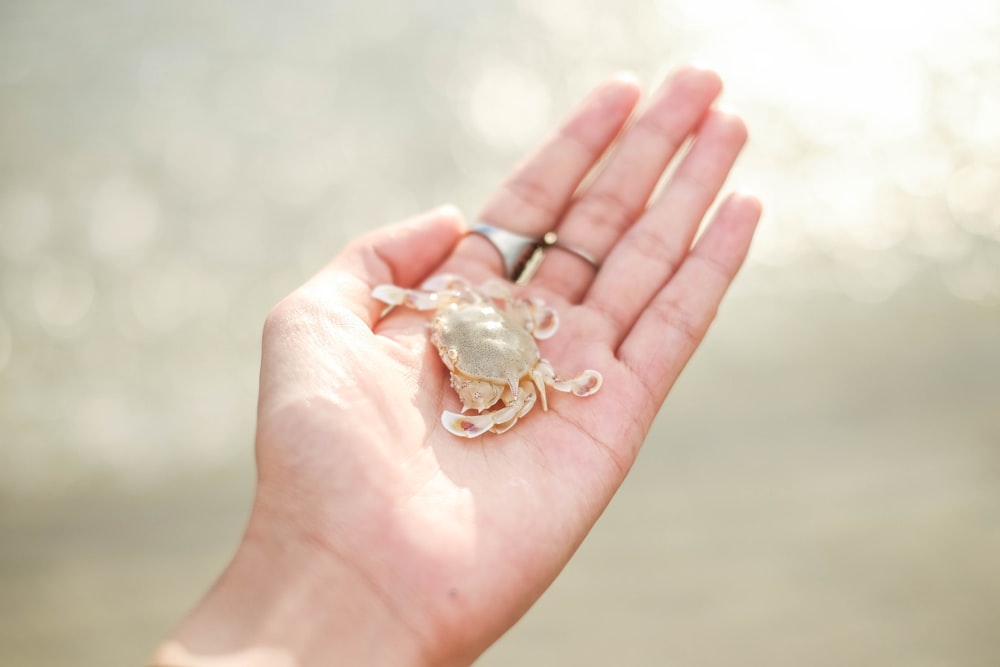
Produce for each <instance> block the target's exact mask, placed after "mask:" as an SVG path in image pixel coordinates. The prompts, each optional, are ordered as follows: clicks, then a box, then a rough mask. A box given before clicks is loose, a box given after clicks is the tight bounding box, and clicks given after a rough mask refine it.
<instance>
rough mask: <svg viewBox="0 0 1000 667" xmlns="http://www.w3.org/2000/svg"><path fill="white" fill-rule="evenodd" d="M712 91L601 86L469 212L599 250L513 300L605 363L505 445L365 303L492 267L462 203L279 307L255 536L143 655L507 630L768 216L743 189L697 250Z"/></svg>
mask: <svg viewBox="0 0 1000 667" xmlns="http://www.w3.org/2000/svg"><path fill="white" fill-rule="evenodd" d="M720 90H721V83H720V81H719V77H718V76H717V75H716V74H714V73H712V72H709V71H703V70H697V69H691V68H685V69H681V70H679V71H677V72H675V73H674V74H673V75H671V76H670V77H669V78H668V79H667V81H666V82H665V83H664V84H663V86H662V87H661V88H660V89H659V90H658V91H656V92H655V93H654V94H653V95H652V96H651V98H650V99H649V100H648V102H646V103H644V104H643V105H642V108H641V110H639V111H636V107H637V105H638V103H639V98H640V90H639V87H638V86H637V84H636V83H635V82H633V81H631V80H629V79H627V78H615V79H613V80H610V81H607V82H605V83H604V84H602V85H600V86H599V87H597V88H596V89H595V90H594V91H593V92H592V93H591V94H590V95H589V96H588V97H587V98H586V99H584V100H583V101H582V103H581V104H580V105H579V106H578V107H577V108H576V109H575V110H574V111H573V112H572V113H571V114H570V115H569V117H568V119H567V120H566V121H565V122H564V124H563V125H562V126H561V127H560V128H559V129H558V130H557V132H555V133H554V134H553V135H552V136H551V137H550V138H549V139H548V140H547V141H545V142H544V143H543V145H542V146H541V147H540V148H539V150H538V151H537V152H536V153H535V154H534V155H533V156H531V157H530V158H529V159H528V160H527V161H526V162H525V163H524V164H522V165H521V166H520V167H518V168H517V169H516V171H515V172H514V174H513V175H512V176H511V178H510V179H509V180H508V181H507V182H505V183H504V184H503V185H502V186H501V187H500V188H499V189H498V190H497V192H496V194H495V195H494V196H493V198H492V199H490V200H489V202H488V203H487V205H486V207H485V209H484V210H483V212H482V213H481V218H482V219H484V220H488V221H490V222H491V223H492V224H495V225H498V226H502V227H506V228H508V229H511V230H513V231H516V232H520V233H523V234H532V235H541V234H542V233H544V232H545V231H548V230H551V229H556V230H557V232H558V233H559V235H560V238H561V239H562V240H563V241H565V242H567V243H571V244H573V245H576V246H579V247H581V248H583V249H585V250H586V251H588V252H589V253H591V254H592V255H594V256H596V257H598V258H600V259H601V261H602V266H601V269H600V271H599V272H595V271H594V269H593V268H592V267H590V266H589V265H588V264H587V263H585V262H583V261H581V260H580V259H579V258H577V257H575V256H574V255H572V254H570V253H566V252H560V251H558V250H553V251H551V252H550V253H549V254H548V255H547V256H546V259H545V261H544V262H543V264H542V266H541V268H540V270H539V272H538V273H537V274H536V276H535V277H534V278H533V279H532V281H531V283H530V285H528V286H526V288H524V289H519V290H517V292H518V294H519V295H527V296H538V297H540V298H542V299H544V300H545V301H546V303H548V304H550V305H551V306H553V307H554V308H555V309H556V310H557V312H558V313H559V316H560V318H561V325H560V330H559V334H558V337H559V341H558V345H548V341H542V342H541V343H540V348H541V351H542V354H543V355H544V356H545V357H547V358H548V359H550V360H551V361H552V363H553V365H554V366H555V367H556V368H594V369H598V370H599V371H600V372H601V373H602V374H603V376H604V385H603V387H602V389H601V391H600V392H598V393H597V394H595V395H593V396H590V397H588V398H587V399H586V400H581V399H577V398H576V397H573V396H571V395H565V394H559V395H555V396H553V397H551V400H550V405H549V412H548V413H541V412H538V411H535V412H533V413H532V414H531V415H529V416H528V417H526V418H525V419H524V420H523V422H520V423H518V425H517V427H516V428H514V429H513V430H511V431H510V432H508V433H506V434H503V435H501V436H497V435H494V434H486V435H484V436H482V437H480V438H477V439H475V440H471V441H470V440H465V439H460V438H457V437H455V436H453V435H451V434H449V433H447V432H446V431H445V430H444V429H443V428H442V427H441V425H440V422H439V417H440V414H441V410H442V408H443V407H445V406H453V405H454V402H455V400H456V399H455V394H454V392H453V391H452V389H451V388H450V386H449V384H448V372H447V370H446V369H445V368H444V367H443V365H442V364H441V362H440V360H439V359H438V356H437V351H436V350H435V349H433V347H432V346H431V345H429V344H428V341H427V331H426V314H421V313H415V312H413V311H408V310H407V309H402V308H399V309H396V310H394V311H393V312H392V313H391V314H390V315H389V316H387V317H386V318H384V319H381V320H380V319H379V313H380V312H381V310H382V304H380V303H378V302H376V301H374V300H373V299H372V298H371V297H370V294H371V289H372V287H373V286H374V285H377V284H382V283H393V284H396V285H402V286H409V287H413V286H416V285H418V284H419V283H420V282H421V281H422V280H423V279H425V278H426V277H428V276H429V275H432V274H436V273H442V272H447V273H455V274H458V275H462V276H464V277H465V278H467V279H468V280H470V281H471V282H473V283H474V284H479V283H481V282H484V281H486V280H487V279H490V278H495V277H498V276H500V275H501V262H500V257H499V256H498V254H497V253H496V251H495V249H493V248H492V246H490V245H489V243H488V242H487V241H485V240H484V239H483V238H481V237H479V236H476V235H471V236H466V235H465V229H466V227H465V225H464V223H463V221H462V220H461V218H460V216H459V214H458V213H457V212H456V211H455V210H454V209H453V208H447V207H446V208H441V209H438V210H434V211H431V212H428V213H425V214H423V215H419V216H416V217H414V218H412V219H410V220H407V221H404V222H402V223H399V224H396V225H393V226H390V227H386V228H384V229H381V230H379V231H376V232H374V233H372V234H369V235H367V236H364V237H362V238H360V239H357V240H356V241H355V242H353V243H351V244H350V245H349V246H348V247H347V248H345V249H344V250H343V251H342V252H341V253H340V254H338V255H337V256H336V257H335V258H334V259H333V260H332V261H331V262H330V264H329V265H328V266H326V267H325V268H324V269H323V270H321V271H320V272H319V273H318V274H317V275H316V276H315V277H314V278H312V279H311V280H310V281H309V282H307V283H306V284H305V285H303V286H302V287H300V288H299V289H297V290H296V291H295V292H293V293H292V294H291V295H289V296H288V297H287V298H285V299H284V300H282V301H281V302H280V303H279V304H278V305H277V306H275V308H274V309H273V311H272V312H271V313H270V315H269V317H268V319H267V322H266V324H265V328H264V339H263V352H262V360H261V376H260V401H259V409H258V421H257V440H256V459H257V467H258V484H257V492H256V497H255V502H254V506H253V510H252V513H251V517H250V520H249V525H248V527H247V530H246V534H245V537H244V539H243V541H242V543H241V545H240V546H239V548H238V550H237V552H236V554H235V556H234V557H233V560H232V562H231V564H230V565H229V566H228V568H227V569H226V570H225V571H224V572H223V573H222V575H221V577H220V578H219V580H218V582H217V583H216V584H215V586H214V587H213V588H212V590H210V591H209V592H208V593H207V595H206V596H205V598H204V599H203V600H202V601H201V603H200V604H199V605H198V606H197V607H196V608H195V610H194V611H193V612H191V614H190V615H189V616H188V617H187V618H186V619H184V621H183V622H182V623H181V624H180V625H179V627H178V628H177V629H176V630H175V631H174V632H173V633H172V635H171V636H170V637H169V638H168V639H167V640H166V641H165V643H164V644H163V646H162V647H161V648H160V650H159V651H158V653H157V656H156V657H155V658H154V664H158V665H233V666H236V665H241V666H242V665H257V664H261V665H263V664H267V665H288V666H292V665H295V666H306V665H310V666H311V665H330V664H359V665H360V664H365V665H467V664H470V663H471V662H472V661H473V660H474V659H475V658H476V657H477V656H478V655H480V654H481V653H482V651H484V650H485V649H486V648H487V647H488V646H489V645H490V644H491V643H492V642H494V641H495V640H496V639H497V638H498V637H499V636H500V635H501V634H503V633H504V632H505V631H506V630H507V629H508V628H510V627H511V625H513V623H514V622H515V621H516V620H517V619H518V618H519V617H520V616H521V615H522V614H523V613H524V612H525V611H526V610H527V609H528V608H529V607H530V606H531V605H532V603H534V602H535V600H536V599H537V598H538V597H539V596H540V595H541V594H542V592H543V591H544V590H545V589H546V588H547V587H548V586H549V584H551V583H552V581H553V579H554V578H555V577H556V575H557V574H558V573H559V572H560V570H561V569H562V568H563V566H564V565H565V564H566V562H567V561H568V559H569V558H570V557H571V556H572V554H573V552H574V551H575V550H576V548H577V547H578V546H579V545H580V543H581V542H582V540H583V539H584V537H585V536H586V535H587V533H588V531H589V530H590V529H591V527H592V526H593V525H594V522H595V521H596V520H597V518H598V517H599V516H600V514H601V512H602V511H603V510H604V508H605V506H606V505H607V504H608V502H609V501H610V499H611V497H612V495H613V494H614V493H615V491H616V490H617V489H618V487H619V485H620V484H621V483H622V481H623V480H624V478H625V475H626V474H627V473H628V471H629V469H630V468H631V466H632V464H633V463H634V461H635V457H636V454H637V453H638V451H639V448H640V446H641V445H642V444H643V441H644V439H645V437H646V434H647V432H648V430H649V427H650V424H651V422H652V420H653V418H654V417H655V415H656V413H657V412H658V410H659V408H660V406H661V405H662V403H663V401H664V400H665V398H666V396H667V392H668V391H669V390H670V388H671V386H672V385H673V384H674V381H675V380H676V379H677V376H678V374H679V373H680V372H681V369H682V368H683V367H684V365H685V363H686V362H687V361H688V359H689V358H690V357H691V354H692V353H693V352H694V350H695V348H696V347H697V346H698V344H699V343H700V341H701V340H702V338H703V336H704V335H705V332H706V330H707V329H708V326H709V324H710V323H711V321H712V319H713V317H714V315H715V312H716V309H717V307H718V306H719V303H720V301H721V299H722V297H723V295H724V293H725V292H726V290H727V288H728V286H729V284H730V282H731V281H732V279H733V277H734V275H735V274H736V272H737V269H738V268H739V266H740V264H741V263H742V261H743V259H744V257H745V255H746V252H747V249H748V247H749V245H750V240H751V237H752V235H753V231H754V228H755V225H756V223H757V220H758V218H759V215H760V205H759V203H758V202H757V200H755V199H754V198H752V197H749V196H744V195H730V196H728V197H725V198H724V199H723V200H722V202H721V203H720V205H719V207H718V208H717V210H716V212H715V214H714V216H713V217H712V218H711V220H709V221H708V222H707V225H705V228H704V229H703V232H702V234H701V235H700V237H699V238H698V240H697V242H694V244H693V245H692V243H693V240H694V238H695V234H696V232H697V231H698V230H699V228H700V227H702V224H703V220H704V218H705V216H706V213H707V211H708V209H709V207H710V205H711V204H712V203H713V202H714V201H715V200H716V198H717V197H718V196H719V192H720V189H721V187H722V185H723V182H724V180H725V178H726V176H727V174H728V173H729V170H730V168H731V167H732V164H733V162H734V160H735V159H736V157H737V155H738V153H739V152H740V150H741V148H742V146H743V144H744V142H745V140H746V129H745V126H744V124H743V122H742V121H741V120H740V119H739V118H738V117H736V116H734V115H732V114H727V113H723V112H722V111H719V110H718V109H716V108H714V106H713V104H714V102H715V100H716V98H717V96H718V94H719V92H720ZM692 138H693V143H692V144H691V146H690V150H688V151H687V152H686V153H685V154H684V155H683V156H682V157H681V158H680V160H681V161H680V164H679V166H678V167H677V168H676V170H675V171H673V172H672V175H671V177H670V178H669V180H668V181H667V182H666V183H665V184H663V186H662V188H661V189H660V190H659V192H658V194H657V195H656V196H655V197H654V196H653V190H654V187H655V186H656V184H657V182H658V180H659V179H660V177H661V176H662V174H663V172H664V170H665V168H666V167H667V165H668V163H669V162H670V161H671V160H672V159H673V158H674V157H675V156H676V155H677V153H678V148H679V147H680V146H682V144H684V142H685V141H687V140H689V139H692ZM605 155H606V159H605V161H604V162H602V164H601V166H600V167H599V170H598V171H597V173H596V175H594V176H592V177H591V178H588V179H587V180H586V181H585V182H584V179H585V177H586V176H587V175H588V173H589V172H591V171H592V170H593V169H594V168H595V165H597V163H598V160H600V159H601V158H602V156H605ZM581 183H585V184H584V185H583V186H581Z"/></svg>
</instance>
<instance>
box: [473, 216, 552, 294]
mask: <svg viewBox="0 0 1000 667" xmlns="http://www.w3.org/2000/svg"><path fill="white" fill-rule="evenodd" d="M469 233H470V234H479V235H480V236H482V237H483V238H485V239H486V240H487V241H489V242H490V243H491V244H493V247H494V248H496V249H497V252H499V253H500V258H501V259H502V260H503V268H504V271H505V272H506V274H507V277H508V278H509V279H510V280H512V281H514V282H524V281H525V280H527V278H530V277H531V276H527V278H526V277H525V275H524V273H525V272H524V269H525V267H526V266H527V265H528V264H529V263H530V261H531V259H532V258H533V257H534V256H535V253H536V251H537V250H538V249H539V248H541V247H543V246H544V242H543V241H542V239H537V238H532V237H530V236H524V235H523V234H517V233H515V232H511V231H508V230H506V229H502V228H500V227H494V226H493V225H491V224H488V223H485V222H477V223H476V224H475V226H473V228H472V229H470V230H469Z"/></svg>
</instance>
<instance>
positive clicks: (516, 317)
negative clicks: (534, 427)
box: [372, 275, 602, 438]
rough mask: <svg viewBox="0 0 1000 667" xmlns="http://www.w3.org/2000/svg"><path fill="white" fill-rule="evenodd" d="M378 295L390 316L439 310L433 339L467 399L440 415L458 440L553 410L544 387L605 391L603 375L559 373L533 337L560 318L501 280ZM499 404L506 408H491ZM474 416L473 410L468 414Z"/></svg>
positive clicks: (384, 289)
mask: <svg viewBox="0 0 1000 667" xmlns="http://www.w3.org/2000/svg"><path fill="white" fill-rule="evenodd" d="M372 296H373V297H374V298H375V299H378V300H379V301H381V302H383V303H385V304H388V306H387V308H386V312H388V311H389V310H391V309H392V308H393V307H394V306H407V307H409V308H414V309H416V310H428V311H429V310H433V311H435V313H434V319H433V320H432V322H431V335H430V340H431V343H432V344H433V345H434V346H435V347H436V348H437V350H438V353H439V354H440V355H441V361H443V362H444V365H445V366H446V367H447V368H448V370H449V371H450V372H451V386H452V388H453V389H454V390H455V391H456V392H457V393H458V396H459V398H460V399H461V401H462V412H461V413H455V412H449V411H447V410H445V411H444V412H443V413H442V415H441V423H442V424H443V425H444V427H445V428H446V429H447V430H448V431H449V432H451V433H453V434H455V435H458V436H462V437H465V438H474V437H476V436H479V435H482V434H483V433H486V432H487V431H492V432H494V433H503V432H504V431H507V430H509V429H510V428H511V427H512V426H514V424H515V423H516V422H517V420H518V419H520V418H521V417H523V416H524V415H526V414H527V413H528V412H529V411H530V410H531V408H532V407H534V405H535V401H536V399H537V398H539V397H540V398H541V401H542V409H543V410H548V401H547V399H546V397H545V388H546V386H548V387H552V388H553V389H555V390H557V391H563V392H569V393H573V394H575V395H577V396H590V395H591V394H594V393H596V392H597V390H598V389H600V388H601V382H602V378H601V374H600V373H598V372H597V371H594V370H585V371H583V372H582V373H580V374H579V375H577V376H576V377H573V378H570V379H561V378H559V377H557V376H556V373H555V370H554V369H553V368H552V364H550V363H549V362H548V361H546V360H545V359H542V358H541V355H540V354H539V352H538V345H537V344H536V343H535V340H536V339H538V340H542V339H545V338H549V337H550V336H551V335H552V334H554V333H555V332H556V329H557V328H558V327H559V317H558V316H557V314H556V312H555V311H554V310H552V309H551V308H549V307H548V306H546V305H545V303H544V302H543V301H541V300H540V299H519V298H515V297H514V295H513V294H512V293H511V292H510V290H509V289H508V287H507V285H506V284H505V283H503V282H500V281H491V282H488V283H486V284H484V285H482V286H480V287H473V286H472V285H470V284H469V283H468V282H467V281H465V280H464V279H462V278H459V277H457V276H450V275H443V276H435V277H433V278H431V279H430V280H428V281H427V282H425V283H424V284H423V285H422V286H421V289H419V290H412V289H405V288H403V287H398V286H396V285H378V286H377V287H375V288H374V289H373V290H372ZM536 390H537V391H536ZM498 404H502V405H501V406H500V407H496V408H495V409H492V410H491V409H490V408H493V407H494V406H497V405H498ZM471 411H475V413H474V414H467V413H470V412H471Z"/></svg>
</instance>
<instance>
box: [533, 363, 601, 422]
mask: <svg viewBox="0 0 1000 667" xmlns="http://www.w3.org/2000/svg"><path fill="white" fill-rule="evenodd" d="M531 379H532V380H534V382H535V386H537V387H538V393H539V394H541V395H542V410H546V411H547V410H548V409H549V405H548V401H547V400H546V398H545V386H546V385H548V386H550V387H552V388H553V389H555V390H556V391H564V392H567V393H571V394H574V395H576V396H590V395H591V394H595V393H597V390H598V389H600V388H601V383H602V382H603V381H604V378H603V377H602V376H601V374H600V373H598V372H597V371H593V370H585V371H584V372H582V373H580V374H579V375H577V376H576V377H573V378H569V379H566V380H564V379H562V378H558V377H556V372H555V369H554V368H552V364H550V363H549V362H548V361H547V360H545V359H540V360H539V361H538V365H536V366H535V368H534V370H532V371H531Z"/></svg>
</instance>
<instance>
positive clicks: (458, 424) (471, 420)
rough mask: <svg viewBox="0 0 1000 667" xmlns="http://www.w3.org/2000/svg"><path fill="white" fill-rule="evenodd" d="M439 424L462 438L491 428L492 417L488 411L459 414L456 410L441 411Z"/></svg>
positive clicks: (473, 436) (473, 435)
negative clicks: (478, 413)
mask: <svg viewBox="0 0 1000 667" xmlns="http://www.w3.org/2000/svg"><path fill="white" fill-rule="evenodd" d="M441 424H442V425H443V426H444V427H445V428H446V429H447V430H448V432H449V433H451V434H453V435H458V436H461V437H463V438H475V437H476V436H477V435H482V434H483V433H486V432H487V431H489V430H490V429H491V428H493V418H492V417H491V416H490V414H489V413H487V414H484V415H460V414H458V413H457V412H448V411H447V410H445V411H444V412H442V413H441Z"/></svg>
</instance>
